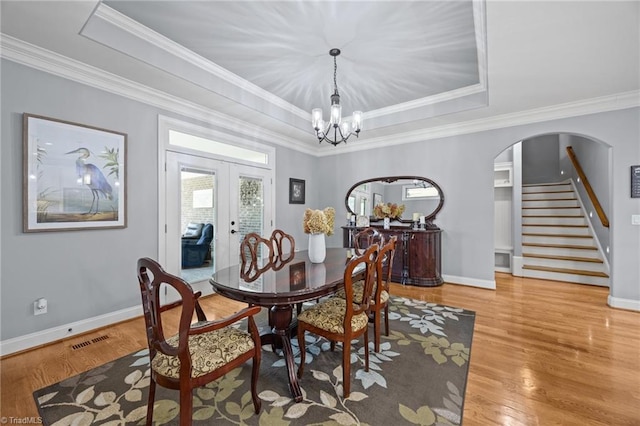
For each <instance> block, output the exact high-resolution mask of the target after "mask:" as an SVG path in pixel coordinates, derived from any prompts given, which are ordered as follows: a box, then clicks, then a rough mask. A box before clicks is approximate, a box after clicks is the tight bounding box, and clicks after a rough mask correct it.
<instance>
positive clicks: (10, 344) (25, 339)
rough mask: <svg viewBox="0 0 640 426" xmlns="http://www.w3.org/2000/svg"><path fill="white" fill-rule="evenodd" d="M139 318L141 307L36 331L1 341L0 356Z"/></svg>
mask: <svg viewBox="0 0 640 426" xmlns="http://www.w3.org/2000/svg"><path fill="white" fill-rule="evenodd" d="M139 316H142V305H140V306H135V307H131V308H126V309H121V310H119V311H115V312H110V313H108V314H105V315H99V316H97V317H93V318H87V319H85V320H82V321H76V322H72V323H69V324H65V325H60V326H58V327H53V328H49V329H46V330H42V331H38V332H36V333H31V334H27V335H24V336H18V337H14V338H12V339H7V340H3V341H2V342H0V356H5V355H9V354H12V353H15V352H20V351H24V350H26V349H31V348H34V347H37V346H40V345H44V344H47V343H52V342H55V341H57V340H61V339H64V338H68V337H71V336H75V335H77V334H82V333H86V332H87V331H91V330H95V329H96V328H100V327H105V326H108V325H111V324H114V323H117V322H120V321H126V320H129V319H132V318H136V317H139ZM69 330H71V331H69Z"/></svg>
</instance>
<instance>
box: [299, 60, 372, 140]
mask: <svg viewBox="0 0 640 426" xmlns="http://www.w3.org/2000/svg"><path fill="white" fill-rule="evenodd" d="M329 55H331V56H333V95H331V110H330V119H329V122H328V123H325V122H324V120H323V119H322V108H314V109H313V110H312V111H311V123H312V124H313V129H314V130H315V131H316V136H317V137H318V142H319V143H322V142H328V143H330V144H331V145H333V146H336V145H338V144H340V143H342V142H344V143H347V139H349V137H350V136H351V135H353V134H355V135H356V137H358V135H359V133H360V130H361V128H362V111H354V112H353V115H352V120H351V121H346V120H345V121H343V120H342V107H341V106H340V95H339V94H338V83H337V81H336V75H337V73H338V64H337V62H336V58H337V56H338V55H340V49H331V50H330V51H329ZM332 128H333V132H332V131H331V130H332ZM330 133H333V139H332V138H331V135H330Z"/></svg>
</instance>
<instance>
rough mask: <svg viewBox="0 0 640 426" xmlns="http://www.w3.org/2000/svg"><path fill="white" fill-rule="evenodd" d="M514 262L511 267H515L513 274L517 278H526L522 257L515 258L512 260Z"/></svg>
mask: <svg viewBox="0 0 640 426" xmlns="http://www.w3.org/2000/svg"><path fill="white" fill-rule="evenodd" d="M511 261H512V262H513V263H512V264H511V266H512V267H513V272H511V273H512V274H513V275H514V276H516V277H524V271H523V269H522V265H523V264H524V262H523V258H522V256H513V257H512V258H511Z"/></svg>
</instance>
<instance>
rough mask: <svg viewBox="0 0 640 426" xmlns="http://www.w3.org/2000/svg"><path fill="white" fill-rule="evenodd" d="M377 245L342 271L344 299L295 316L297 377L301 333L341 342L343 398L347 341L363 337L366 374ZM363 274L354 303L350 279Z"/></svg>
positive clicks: (300, 370) (348, 358) (348, 356)
mask: <svg viewBox="0 0 640 426" xmlns="http://www.w3.org/2000/svg"><path fill="white" fill-rule="evenodd" d="M377 256H378V245H377V244H372V245H371V246H369V248H368V249H367V250H366V251H365V252H364V253H363V254H362V256H355V257H353V258H352V259H351V260H350V261H349V263H347V266H346V267H345V270H344V288H345V298H340V297H330V298H328V299H325V300H322V301H320V302H318V303H316V304H315V305H313V306H311V307H310V308H308V309H305V310H304V311H302V312H301V313H300V314H299V315H298V344H299V346H300V366H299V367H298V377H299V378H302V373H303V370H304V362H305V341H304V333H305V331H309V332H310V333H313V334H316V335H318V336H323V337H325V338H326V339H328V340H329V341H331V342H332V347H333V343H335V342H342V386H343V396H344V398H347V397H348V396H349V392H350V389H351V341H352V340H353V339H357V338H359V337H360V336H363V335H364V353H365V371H369V338H368V333H367V330H368V322H369V316H368V315H367V312H368V309H369V303H370V301H371V297H372V291H373V284H374V278H375V269H376V259H377ZM361 272H363V273H364V280H363V295H364V297H361V299H360V300H359V301H356V300H355V299H354V295H353V279H354V276H358V275H359V274H360V273H361Z"/></svg>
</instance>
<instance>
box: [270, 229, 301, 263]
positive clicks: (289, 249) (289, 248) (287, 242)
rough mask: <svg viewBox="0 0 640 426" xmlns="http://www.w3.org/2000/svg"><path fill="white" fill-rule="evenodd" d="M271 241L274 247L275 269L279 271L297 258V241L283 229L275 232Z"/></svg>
mask: <svg viewBox="0 0 640 426" xmlns="http://www.w3.org/2000/svg"><path fill="white" fill-rule="evenodd" d="M270 240H271V245H272V246H273V269H275V270H276V271H277V270H280V269H282V267H283V266H284V265H285V264H286V263H287V262H289V261H291V259H293V257H294V256H295V251H296V240H295V239H294V238H293V236H292V235H289V234H287V233H286V232H284V231H283V230H281V229H276V230H274V231H273V232H272V233H271V238H270Z"/></svg>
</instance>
